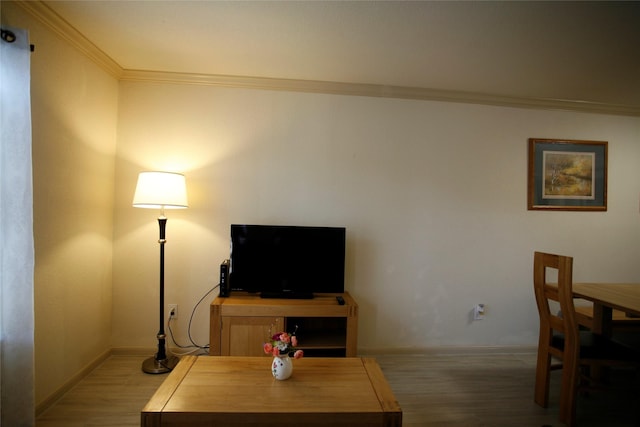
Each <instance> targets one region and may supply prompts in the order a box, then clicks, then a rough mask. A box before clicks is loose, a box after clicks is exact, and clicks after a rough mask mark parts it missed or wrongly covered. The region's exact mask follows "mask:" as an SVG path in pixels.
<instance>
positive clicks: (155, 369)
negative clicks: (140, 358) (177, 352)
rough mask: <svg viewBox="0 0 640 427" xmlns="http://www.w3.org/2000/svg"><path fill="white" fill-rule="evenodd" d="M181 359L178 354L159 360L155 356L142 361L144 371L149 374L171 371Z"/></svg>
mask: <svg viewBox="0 0 640 427" xmlns="http://www.w3.org/2000/svg"><path fill="white" fill-rule="evenodd" d="M179 361H180V359H178V358H177V357H176V356H168V357H167V358H166V359H162V360H157V359H156V358H155V356H154V357H150V358H148V359H146V360H145V361H144V362H142V372H145V373H147V374H166V373H167V372H171V371H172V370H173V368H175V367H176V365H177V364H178V362H179Z"/></svg>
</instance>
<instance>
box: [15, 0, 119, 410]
mask: <svg viewBox="0 0 640 427" xmlns="http://www.w3.org/2000/svg"><path fill="white" fill-rule="evenodd" d="M2 15H3V17H2V19H3V23H5V22H6V23H8V24H10V25H12V26H15V27H20V28H26V29H28V30H29V32H30V41H31V43H32V44H34V45H35V52H34V53H33V54H32V55H31V64H32V66H31V70H32V73H31V80H32V90H31V94H32V124H33V175H34V176H33V185H34V235H35V257H36V266H35V290H34V294H35V371H36V372H35V378H36V404H41V403H42V402H43V401H44V400H45V399H46V398H48V397H49V396H51V395H52V394H53V393H54V392H56V391H57V390H58V389H59V388H60V387H62V386H64V385H65V384H67V383H68V382H69V381H70V380H71V379H72V378H73V377H74V376H75V375H77V374H78V372H80V371H81V370H82V369H84V368H85V367H87V366H89V365H91V364H92V363H93V362H94V360H96V359H98V358H100V357H101V356H102V355H103V354H104V353H105V352H108V351H109V350H110V348H111V323H112V322H111V321H112V316H111V312H112V287H111V284H112V234H113V194H114V158H115V147H116V124H117V123H116V119H117V114H116V113H117V102H118V83H117V81H116V80H115V79H114V78H112V77H110V76H108V75H107V74H106V73H105V72H104V71H102V70H100V69H99V68H98V67H97V66H96V65H94V64H93V63H92V62H91V61H89V60H88V59H86V58H85V57H84V56H83V55H81V54H80V53H79V52H77V51H76V50H74V49H72V48H70V47H69V46H68V45H67V44H66V43H64V42H63V41H61V40H60V39H59V38H58V37H56V36H54V35H53V34H52V33H51V32H50V31H48V30H47V29H45V28H43V27H42V26H41V25H40V24H39V22H37V21H35V20H33V19H32V18H30V17H29V16H28V15H26V14H24V13H23V12H22V10H21V9H19V8H17V7H15V6H14V5H12V4H11V3H6V4H5V2H3V5H2Z"/></svg>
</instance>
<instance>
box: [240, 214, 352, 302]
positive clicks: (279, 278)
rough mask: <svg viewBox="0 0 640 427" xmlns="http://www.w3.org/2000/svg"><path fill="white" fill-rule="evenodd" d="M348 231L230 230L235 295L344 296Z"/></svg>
mask: <svg viewBox="0 0 640 427" xmlns="http://www.w3.org/2000/svg"><path fill="white" fill-rule="evenodd" d="M345 241H346V229H345V228H344V227H303V226H277V225H239V224H232V225H231V273H230V278H229V284H230V286H231V290H232V291H247V292H260V293H261V294H262V296H274V297H292V298H296V297H312V294H313V293H335V292H344V269H345Z"/></svg>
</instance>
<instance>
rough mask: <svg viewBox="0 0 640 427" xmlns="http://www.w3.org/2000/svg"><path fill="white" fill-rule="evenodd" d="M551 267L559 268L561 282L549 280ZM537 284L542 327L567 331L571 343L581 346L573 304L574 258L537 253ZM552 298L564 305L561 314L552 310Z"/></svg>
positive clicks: (535, 282) (534, 270) (557, 269)
mask: <svg viewBox="0 0 640 427" xmlns="http://www.w3.org/2000/svg"><path fill="white" fill-rule="evenodd" d="M548 270H556V271H557V283H549V282H548V281H547V272H548ZM533 284H534V290H535V296H536V304H537V305H538V313H539V315H540V328H541V329H542V328H546V329H548V330H549V332H550V334H551V333H552V332H553V331H557V332H560V333H562V334H564V338H565V348H566V347H567V346H566V343H567V342H571V343H574V344H576V345H573V346H571V347H572V348H579V333H578V323H577V320H576V314H575V306H574V303H573V258H572V257H568V256H562V255H554V254H548V253H543V252H535V254H534V260H533ZM549 301H556V302H558V303H559V305H560V313H554V312H552V311H551V307H550V304H549Z"/></svg>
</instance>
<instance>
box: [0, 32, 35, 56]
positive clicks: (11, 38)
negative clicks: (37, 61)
mask: <svg viewBox="0 0 640 427" xmlns="http://www.w3.org/2000/svg"><path fill="white" fill-rule="evenodd" d="M0 35H1V36H2V40H4V41H6V42H7V43H13V42H15V41H16V38H17V37H16V35H15V34H14V33H13V31H10V30H5V29H4V28H0ZM29 48H30V49H31V52H33V51H34V50H36V47H35V46H34V45H32V44H30V45H29Z"/></svg>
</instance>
